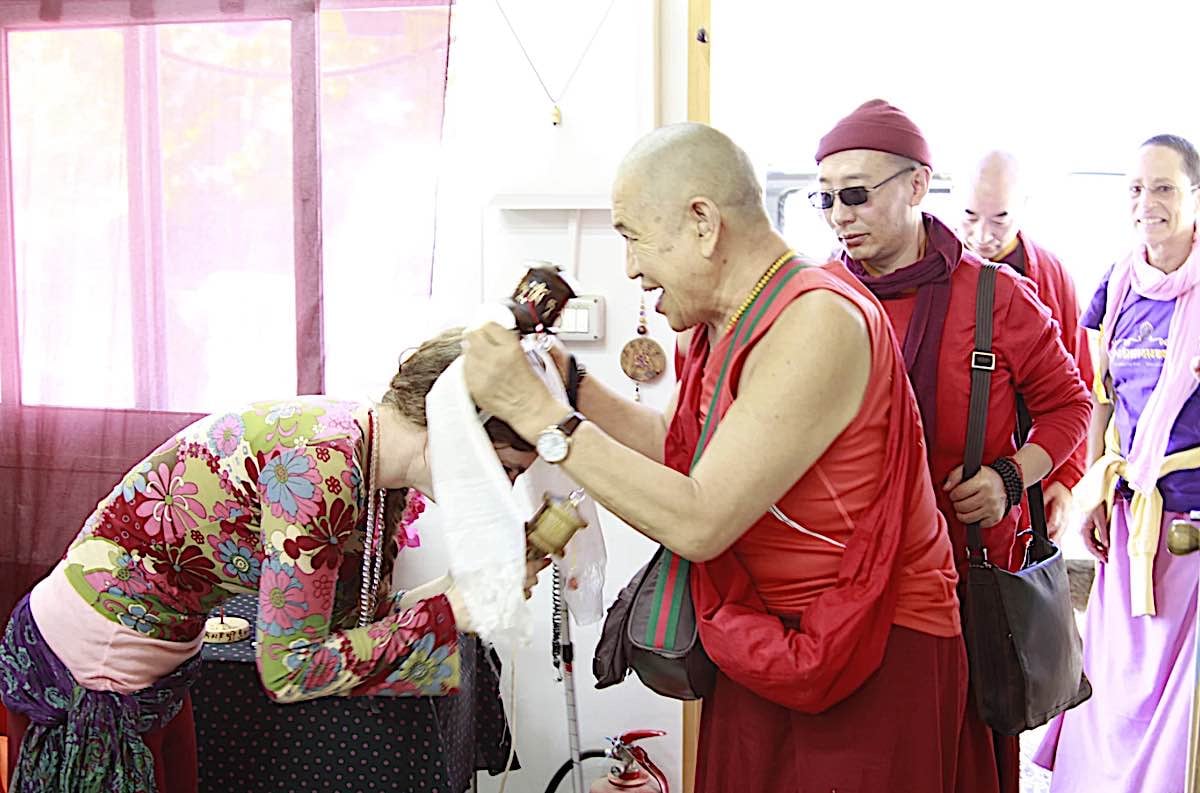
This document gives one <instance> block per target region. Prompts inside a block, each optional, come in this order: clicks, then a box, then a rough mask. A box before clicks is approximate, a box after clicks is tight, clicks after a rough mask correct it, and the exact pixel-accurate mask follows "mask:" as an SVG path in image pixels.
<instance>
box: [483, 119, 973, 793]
mask: <svg viewBox="0 0 1200 793" xmlns="http://www.w3.org/2000/svg"><path fill="white" fill-rule="evenodd" d="M613 223H614V225H615V227H616V229H617V231H619V232H620V233H621V234H622V235H623V236H624V237H625V239H626V240H627V249H628V256H627V260H626V263H625V272H626V275H628V276H629V277H630V278H631V279H636V280H639V281H640V282H641V286H642V288H643V289H647V290H660V291H661V297H660V298H659V299H658V301H657V310H658V311H659V312H660V313H662V314H664V315H665V316H666V317H667V319H668V320H669V321H670V324H671V327H672V328H674V329H675V330H677V331H681V332H683V331H687V332H689V333H690V341H688V343H687V344H686V349H687V353H686V356H685V358H684V361H683V365H682V367H681V370H682V371H681V373H680V374H681V379H680V382H679V390H678V392H677V394H676V396H675V398H674V399H673V401H672V403H671V405H670V406H669V407H668V409H667V411H666V412H665V413H660V412H658V411H655V410H653V409H651V408H650V407H648V406H646V405H642V404H638V403H635V402H632V401H630V400H627V399H624V398H622V397H619V396H618V395H617V394H616V393H615V392H613V391H611V390H609V389H608V388H606V387H604V385H602V384H601V383H600V382H599V381H598V380H596V379H595V378H594V377H592V376H588V377H586V378H585V379H584V380H583V382H582V384H581V385H580V387H579V393H578V406H579V410H580V411H581V414H582V416H583V417H585V420H583V421H581V422H580V421H579V419H578V418H572V419H571V420H570V421H564V418H565V417H567V416H568V415H569V414H570V413H571V409H570V408H569V407H568V406H567V405H566V404H562V403H560V402H559V401H557V400H556V399H555V398H554V397H553V396H552V395H550V394H549V393H548V392H547V390H546V388H545V387H544V386H543V385H542V384H541V382H540V381H539V380H538V379H537V378H535V377H534V376H533V374H532V373H531V372H530V370H529V365H528V363H527V362H526V361H525V359H524V357H523V356H522V354H521V350H520V347H519V346H518V343H517V340H516V339H515V338H514V336H513V334H512V333H511V332H509V331H505V330H502V329H501V328H500V327H499V326H496V325H488V326H485V327H483V328H482V329H480V330H478V331H475V332H473V333H470V334H468V336H467V350H466V353H465V355H466V377H467V383H468V386H469V388H470V390H471V393H472V395H473V396H474V398H475V400H476V401H477V402H478V403H479V405H480V406H481V408H482V409H484V410H486V411H488V412H490V413H492V414H493V415H496V416H500V417H502V418H504V419H505V420H510V419H511V420H512V421H513V422H514V424H513V425H512V426H513V427H514V428H515V429H516V430H517V431H518V432H519V433H520V434H521V435H522V436H523V437H525V438H528V439H529V440H530V441H531V442H537V441H538V440H539V438H540V439H545V442H544V443H542V444H539V449H541V450H542V451H543V456H544V458H545V459H547V460H550V461H553V462H556V463H557V464H559V465H561V466H563V468H564V469H565V470H566V472H567V473H568V474H569V475H570V476H571V477H572V478H573V479H575V480H576V481H577V482H579V483H580V484H581V485H582V486H583V487H585V488H586V489H587V491H588V493H589V494H591V495H592V496H594V497H595V498H597V499H598V500H599V501H600V502H601V503H603V504H604V505H605V506H606V507H607V508H608V509H609V510H611V511H612V512H614V513H615V514H617V515H619V516H620V517H621V518H622V519H623V520H624V521H625V522H626V523H628V524H629V525H630V526H631V527H633V528H634V529H635V530H637V531H640V532H641V533H642V534H644V535H646V536H647V537H649V538H650V539H652V540H654V541H656V542H659V543H661V544H663V545H664V546H666V547H667V548H668V549H670V550H671V551H673V552H675V553H676V554H678V555H679V556H680V557H682V558H683V559H684V560H688V562H690V563H691V568H690V576H689V578H690V584H691V596H692V598H693V601H694V603H695V606H696V612H697V616H698V622H699V628H700V636H701V639H702V641H703V643H704V647H705V648H706V650H707V651H708V653H709V655H710V656H711V657H712V659H713V660H714V662H715V663H716V665H717V667H718V670H719V672H718V675H717V682H716V686H715V689H714V690H713V691H712V692H711V694H709V695H708V696H706V698H705V700H704V707H703V713H702V716H701V722H700V745H699V755H698V767H697V774H696V790H697V791H699V792H700V793H730V792H731V791H768V790H787V791H812V792H813V793H828V791H830V790H845V791H850V790H864V791H866V790H870V791H922V793H927V792H929V791H933V792H935V793H937V792H940V793H948V792H949V791H950V790H951V789H952V786H953V781H954V771H955V765H954V764H955V758H956V752H957V745H958V729H959V724H960V723H961V718H962V712H963V709H964V707H965V702H966V689H965V685H966V666H965V664H966V656H965V652H964V650H963V644H962V638H961V628H960V623H959V616H958V603H957V598H956V595H955V585H956V582H957V578H956V574H955V569H954V563H953V558H952V554H951V548H950V542H949V540H948V538H947V535H946V529H945V522H944V520H943V519H942V518H941V516H940V514H939V513H938V511H937V507H936V504H935V502H934V495H933V490H932V485H931V483H930V480H929V474H928V469H927V465H926V462H925V455H924V451H923V449H922V446H921V443H920V419H919V416H918V413H917V409H916V404H915V401H914V398H913V394H912V390H911V388H910V386H909V384H908V381H907V378H906V376H905V371H904V366H903V362H902V359H901V357H900V352H899V349H898V347H897V344H896V341H895V337H894V334H893V333H892V331H891V328H890V324H889V322H888V320H887V316H886V315H885V314H884V312H883V309H882V308H881V307H880V305H879V303H878V301H876V300H875V298H873V297H872V296H871V295H870V293H869V292H868V291H867V290H866V289H864V288H863V287H862V286H861V285H860V284H859V283H857V281H856V280H855V279H853V278H852V277H850V276H849V275H848V274H847V273H846V272H845V270H844V269H843V268H842V267H841V266H840V264H837V263H832V265H831V266H816V265H813V264H811V263H809V262H806V261H804V260H803V259H801V258H799V257H797V256H795V255H794V254H793V253H792V252H790V251H788V250H787V245H786V243H785V242H784V241H783V239H782V238H780V236H779V235H778V234H776V233H775V231H774V230H773V229H772V228H771V225H770V221H769V220H768V218H767V215H766V213H765V212H764V210H763V204H762V190H761V187H760V186H759V184H758V182H757V180H756V178H755V173H754V168H753V166H752V165H751V164H750V161H749V159H748V158H747V157H746V155H745V153H744V152H742V150H741V149H739V148H738V147H737V146H736V145H734V143H733V142H732V141H730V140H729V139H728V138H727V137H726V136H724V135H722V134H721V133H719V132H717V131H716V130H713V129H712V128H710V127H707V126H704V125H700V124H681V125H673V126H668V127H664V128H662V129H659V130H656V131H655V132H653V133H651V134H650V135H649V136H647V137H646V138H644V139H643V140H642V141H640V142H639V143H638V144H637V145H636V146H635V147H634V149H633V150H632V151H631V152H630V153H629V155H628V156H627V157H626V158H625V160H624V162H623V163H622V165H621V168H620V170H619V172H618V175H617V178H616V182H615V185H614V188H613ZM564 446H565V448H564ZM564 452H565V453H564ZM609 528H610V529H612V528H613V527H609Z"/></svg>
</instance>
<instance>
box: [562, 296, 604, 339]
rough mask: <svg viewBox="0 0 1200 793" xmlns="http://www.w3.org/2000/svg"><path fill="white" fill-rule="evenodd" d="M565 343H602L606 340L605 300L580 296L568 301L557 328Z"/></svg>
mask: <svg viewBox="0 0 1200 793" xmlns="http://www.w3.org/2000/svg"><path fill="white" fill-rule="evenodd" d="M556 330H557V332H558V337H559V338H560V339H562V340H563V341H600V340H602V339H603V338H604V298H603V297H601V296H600V295H580V296H579V297H573V298H571V299H570V300H568V301H567V305H566V306H564V307H563V310H562V313H561V314H559V316H558V325H557V327H556Z"/></svg>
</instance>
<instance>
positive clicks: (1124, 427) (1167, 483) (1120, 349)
mask: <svg viewBox="0 0 1200 793" xmlns="http://www.w3.org/2000/svg"><path fill="white" fill-rule="evenodd" d="M1110 275H1112V268H1111V267H1110V268H1109V269H1108V272H1107V273H1105V274H1104V280H1103V281H1101V283H1100V288H1099V289H1097V290H1096V294H1095V295H1093V296H1092V302H1091V304H1090V305H1089V306H1088V307H1087V310H1086V311H1084V312H1083V316H1082V317H1080V320H1079V322H1080V324H1081V325H1083V326H1084V327H1087V328H1091V329H1093V330H1099V329H1100V323H1101V321H1103V319H1104V308H1105V303H1106V301H1107V298H1108V278H1109V276H1110ZM1174 311H1175V301H1174V300H1151V299H1150V298H1147V297H1142V296H1141V295H1139V294H1137V293H1136V292H1134V291H1133V290H1132V289H1131V290H1130V291H1129V294H1128V295H1126V297H1125V302H1124V303H1123V304H1122V305H1121V310H1120V311H1119V312H1117V317H1116V320H1115V321H1114V325H1115V327H1114V328H1113V334H1112V343H1111V345H1110V347H1109V350H1108V370H1109V373H1110V374H1111V375H1112V381H1113V391H1114V392H1115V399H1114V400H1113V402H1114V405H1115V411H1116V412H1115V415H1116V420H1117V431H1118V432H1119V433H1120V434H1121V452H1122V453H1124V454H1128V453H1129V445H1130V443H1131V442H1132V440H1133V436H1134V433H1136V432H1137V422H1138V418H1139V417H1140V416H1141V415H1142V409H1143V408H1145V406H1146V402H1147V401H1148V400H1149V399H1150V394H1151V393H1152V392H1153V391H1154V386H1155V385H1156V384H1157V383H1158V376H1159V374H1160V373H1161V372H1162V368H1163V363H1164V362H1165V360H1166V353H1167V335H1168V333H1169V331H1170V326H1171V315H1172V314H1173V313H1174ZM1193 446H1200V388H1197V389H1196V390H1194V391H1192V395H1191V396H1190V397H1188V400H1187V402H1185V403H1184V405H1183V409H1182V410H1181V411H1180V412H1179V416H1177V417H1176V419H1175V424H1174V426H1173V427H1172V428H1171V437H1170V439H1169V440H1168V441H1167V453H1168V454H1171V453H1173V452H1178V451H1182V450H1184V449H1190V448H1192V447H1193ZM1158 489H1159V491H1160V492H1161V493H1162V497H1163V509H1165V510H1169V511H1171V512H1188V511H1189V510H1193V509H1200V471H1176V472H1175V473H1173V474H1167V475H1166V476H1164V477H1163V478H1162V479H1160V480H1159V481H1158Z"/></svg>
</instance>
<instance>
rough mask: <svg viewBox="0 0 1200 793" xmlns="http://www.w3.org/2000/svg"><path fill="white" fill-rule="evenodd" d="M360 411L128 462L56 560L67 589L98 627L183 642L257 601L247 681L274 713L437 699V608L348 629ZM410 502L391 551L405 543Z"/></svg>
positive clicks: (317, 406)
mask: <svg viewBox="0 0 1200 793" xmlns="http://www.w3.org/2000/svg"><path fill="white" fill-rule="evenodd" d="M365 416H366V409H365V408H364V407H362V406H359V405H356V404H353V403H347V402H335V401H331V400H328V399H326V398H323V397H300V398H297V399H294V400H289V401H287V402H270V403H258V404H255V405H252V406H250V407H248V408H247V409H246V410H244V411H241V412H239V413H225V414H220V415H215V416H210V417H208V418H206V419H202V420H201V421H199V422H197V423H196V424H193V425H192V426H190V427H188V428H186V429H184V430H183V431H181V432H180V433H179V434H178V435H176V436H175V437H174V438H172V439H171V440H169V441H167V442H165V443H163V444H162V445H161V446H159V448H158V449H156V450H155V451H154V452H153V453H151V455H150V456H149V457H147V458H146V459H145V460H143V461H141V462H140V463H139V464H138V465H137V466H135V467H134V468H133V470H132V471H130V473H129V474H127V475H126V476H125V477H124V478H123V479H122V480H121V482H120V483H118V485H117V486H116V487H115V488H114V489H113V491H112V493H111V494H110V495H109V496H108V497H107V498H105V499H104V500H103V501H101V502H100V504H99V505H97V508H96V511H95V512H94V513H93V514H92V515H91V516H90V517H89V518H88V519H87V521H86V522H85V524H84V527H83V529H82V531H81V532H80V533H79V535H78V536H77V537H76V539H75V540H74V542H73V543H72V545H71V547H70V548H69V549H68V551H67V553H66V562H67V564H66V566H65V571H66V575H67V577H68V579H69V580H70V581H71V584H72V586H73V587H74V588H75V589H76V591H78V592H79V594H80V595H81V596H82V597H83V598H85V599H86V600H87V601H88V602H89V603H92V604H93V607H94V608H95V609H96V610H97V611H98V612H99V613H101V614H102V615H104V616H105V617H106V618H108V619H110V620H113V621H115V622H118V623H120V624H121V625H123V626H124V627H126V628H128V629H130V630H132V631H136V632H137V633H139V634H141V635H144V636H147V637H149V638H154V639H165V640H169V641H188V640H191V639H193V638H194V637H195V636H196V634H197V633H198V632H199V631H200V630H202V629H203V615H205V614H207V613H209V612H210V611H212V610H213V609H214V608H216V607H217V606H219V605H220V604H221V603H222V602H223V601H225V600H227V599H228V598H230V597H232V596H233V595H236V594H239V593H257V595H258V603H259V613H258V627H257V639H258V649H257V652H258V656H259V669H260V674H261V677H262V682H263V685H264V688H265V689H266V690H267V693H268V695H269V696H271V697H272V698H274V699H276V700H278V701H284V702H291V701H297V700H304V699H311V698H314V697H320V696H331V695H356V694H384V695H395V696H402V695H440V694H447V693H451V692H453V691H455V690H456V689H457V686H458V681H459V674H458V673H459V667H458V644H457V635H456V632H455V626H454V618H453V613H452V612H451V610H450V606H449V602H448V601H447V600H446V599H445V597H442V596H438V597H436V598H432V599H430V600H427V601H423V602H421V603H418V604H417V605H416V606H414V607H413V608H411V609H408V610H407V611H404V612H400V611H395V610H394V606H393V602H394V601H392V600H386V601H384V603H382V604H381V606H380V609H379V611H378V613H377V614H375V615H373V616H374V617H375V620H374V621H372V622H370V623H369V624H368V625H367V626H366V627H363V628H357V627H353V626H354V625H355V624H356V623H357V618H358V614H357V609H358V602H359V591H358V589H359V581H360V572H359V571H360V569H361V564H362V553H363V545H364V536H365V530H366V515H365V512H366V509H365V506H366V505H365V500H366V493H365V488H364V486H363V480H364V477H365V469H364V455H365V440H364V437H363V430H362V426H363V424H365ZM422 507H423V503H422V502H421V501H420V498H419V496H418V495H417V494H415V493H413V494H411V495H410V498H409V502H408V505H407V509H406V510H405V514H404V516H403V517H402V519H401V521H400V524H399V525H398V526H397V527H394V528H395V529H396V530H397V534H398V536H397V537H396V538H395V541H397V542H398V543H399V544H400V545H401V547H404V546H415V545H417V544H418V543H419V539H417V534H416V532H415V530H414V529H413V528H412V527H411V524H412V522H413V521H415V520H416V518H417V516H419V515H420V511H421V509H422Z"/></svg>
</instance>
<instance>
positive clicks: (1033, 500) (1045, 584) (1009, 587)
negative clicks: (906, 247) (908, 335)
mask: <svg viewBox="0 0 1200 793" xmlns="http://www.w3.org/2000/svg"><path fill="white" fill-rule="evenodd" d="M995 283H996V265H987V266H986V267H985V268H984V271H983V273H981V275H980V279H979V287H978V292H977V294H976V301H975V353H974V354H973V355H972V360H971V370H972V371H971V406H970V412H969V417H968V421H967V427H968V428H967V446H966V451H965V454H964V461H963V480H964V481H965V480H967V479H970V478H971V477H973V476H974V475H975V474H976V473H978V471H979V469H980V464H981V462H982V457H983V438H984V431H985V429H986V427H987V408H988V394H989V386H990V382H991V375H992V371H993V370H994V369H995V357H994V355H993V354H992V351H991V346H992V306H993V303H994V300H995ZM1017 414H1018V425H1019V426H1018V429H1017V435H1018V441H1019V442H1024V440H1025V438H1026V437H1027V436H1028V432H1029V427H1030V425H1031V421H1030V419H1029V413H1028V411H1027V410H1026V409H1025V405H1024V402H1023V401H1022V400H1021V399H1020V397H1018V402H1017ZM1028 497H1029V506H1030V524H1031V530H1032V534H1033V537H1032V539H1031V541H1030V543H1029V546H1028V548H1027V550H1026V554H1025V561H1024V564H1023V565H1022V567H1021V569H1020V570H1019V571H1018V572H1016V573H1010V572H1008V571H1007V570H1004V569H1002V568H1000V567H997V566H995V565H993V564H992V563H991V562H990V561H989V560H988V558H987V549H986V548H984V547H983V541H982V537H981V535H980V531H979V524H978V523H974V524H970V525H968V526H967V555H968V560H969V565H968V573H967V582H966V597H965V600H964V603H963V633H964V638H965V639H966V643H967V658H968V661H969V664H970V670H971V687H972V692H973V693H974V695H975V702H976V705H977V707H978V708H979V715H980V716H981V717H982V718H983V720H984V722H986V723H987V724H988V726H990V727H991V728H992V729H993V730H995V731H996V732H998V733H1002V734H1004V735H1016V734H1018V733H1021V732H1024V731H1025V730H1029V729H1032V728H1034V727H1038V726H1040V725H1042V724H1045V723H1046V722H1047V721H1049V720H1050V719H1051V718H1053V717H1054V716H1056V715H1057V714H1059V713H1061V712H1063V711H1065V710H1068V709H1070V708H1073V707H1075V706H1076V705H1078V704H1079V703H1081V702H1083V701H1084V700H1086V699H1087V698H1088V697H1090V696H1091V695H1092V687H1091V684H1090V683H1089V682H1088V679H1087V676H1086V675H1085V674H1084V672H1083V649H1082V642H1081V641H1080V638H1079V631H1078V630H1077V628H1076V625H1075V617H1074V614H1073V613H1072V610H1071V596H1070V590H1069V587H1068V585H1067V564H1066V560H1065V559H1064V558H1063V555H1062V552H1061V551H1060V550H1059V549H1058V548H1057V547H1056V546H1055V544H1054V543H1053V542H1051V540H1050V538H1049V536H1048V534H1047V532H1046V515H1045V506H1044V504H1043V501H1042V491H1041V485H1040V484H1038V485H1034V486H1032V487H1031V488H1029V490H1028Z"/></svg>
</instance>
